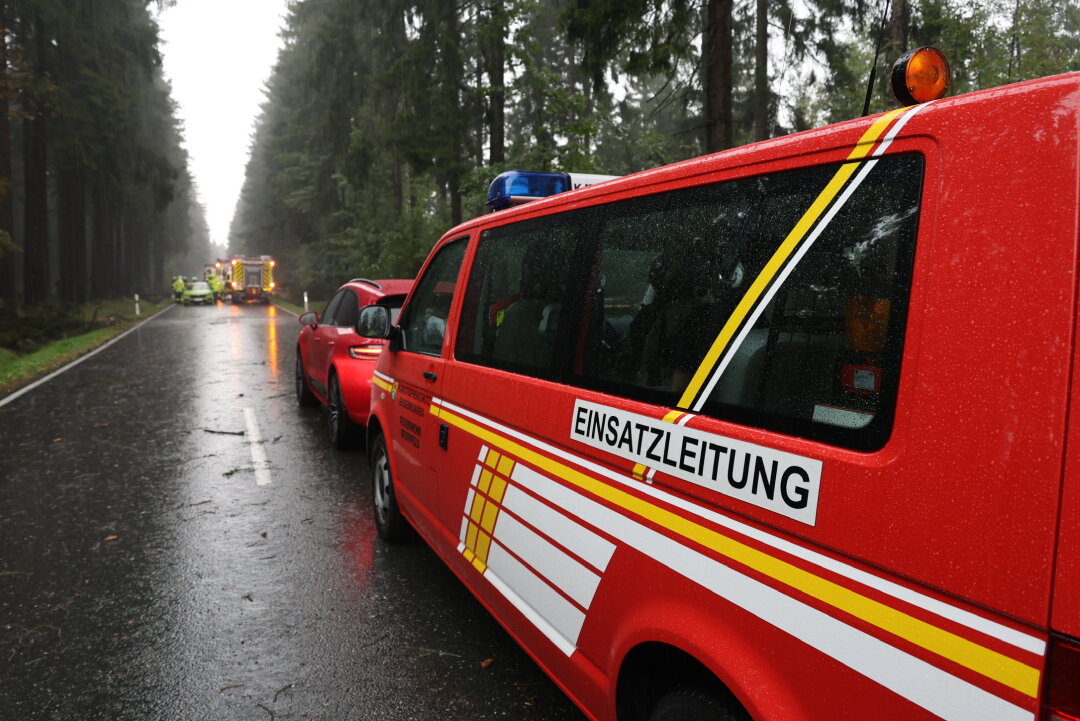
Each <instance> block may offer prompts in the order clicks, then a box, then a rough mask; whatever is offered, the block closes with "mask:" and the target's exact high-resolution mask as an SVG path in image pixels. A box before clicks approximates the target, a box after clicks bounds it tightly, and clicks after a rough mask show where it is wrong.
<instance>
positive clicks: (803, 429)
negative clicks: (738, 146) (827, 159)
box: [570, 155, 922, 449]
mask: <svg viewBox="0 0 1080 721" xmlns="http://www.w3.org/2000/svg"><path fill="white" fill-rule="evenodd" d="M838 167H839V166H838V165H829V166H818V167H814V168H807V169H800V170H794V171H786V172H783V173H776V174H773V175H768V176H758V177H755V178H749V179H741V180H736V181H731V182H727V183H722V184H718V185H713V186H706V187H700V188H692V189H687V190H682V191H674V192H671V193H665V194H662V195H656V196H650V197H645V198H637V199H633V200H629V201H624V202H621V203H615V204H611V205H609V206H605V207H604V213H603V216H602V218H601V220H600V225H599V228H598V230H597V232H596V233H597V234H596V237H597V239H598V240H597V242H598V247H597V248H596V256H595V260H594V263H595V266H596V269H597V272H594V273H593V278H594V279H595V280H594V282H593V287H592V290H591V295H590V296H589V297H592V298H593V299H594V306H595V311H592V312H590V311H588V310H584V311H583V313H582V317H583V321H582V322H583V323H588V324H589V326H590V327H592V328H595V329H596V330H595V331H593V332H590V333H588V334H587V336H586V338H587V340H585V341H584V342H582V343H580V344H579V348H578V349H577V350H578V354H579V358H578V360H577V361H576V363H575V371H576V373H575V377H574V378H571V379H570V382H573V383H577V384H580V385H584V386H588V387H593V388H596V389H598V390H605V391H608V392H612V393H616V394H619V395H623V396H626V397H631V398H637V399H640V400H645V401H649V402H653V403H657V404H661V405H666V406H669V407H679V404H680V401H681V402H682V404H683V406H682V407H684V408H687V409H690V410H695V411H696V412H700V413H705V414H708V415H712V416H715V417H717V418H722V419H725V420H731V421H735V422H739V423H744V424H748V425H756V426H759V427H762V428H767V429H770V430H777V431H781V432H786V433H791V434H794V435H800V436H804V437H809V438H815V439H819V440H824V441H827V442H833V443H837V444H840V445H846V446H849V447H852V448H860V449H870V448H876V447H880V446H881V445H883V444H884V442H885V440H887V438H888V434H889V432H890V431H891V425H892V412H893V406H894V405H895V398H896V392H897V385H898V380H899V367H900V356H901V349H902V341H903V330H904V319H905V315H906V309H907V301H908V291H909V288H910V282H911V268H912V262H913V257H914V240H915V230H916V226H917V218H918V199H919V192H920V188H921V180H922V158H921V156H918V155H896V156H887V157H883V158H881V159H880V160H879V161H878V162H877V164H876V166H874V167H873V169H872V170H871V171H870V172H869V174H868V175H867V176H866V178H865V179H864V180H863V181H862V183H861V184H860V185H859V186H858V187H857V188H856V190H855V191H854V192H853V193H852V194H851V196H850V198H848V199H847V200H846V202H845V203H844V204H843V206H842V207H841V208H840V209H839V210H838V211H837V212H836V214H835V216H833V217H832V218H831V220H830V221H829V222H828V224H827V226H826V227H825V229H824V230H823V231H822V232H821V233H820V235H819V236H817V237H816V240H814V241H813V242H812V244H811V245H810V246H809V250H808V251H807V252H806V254H805V255H804V256H802V257H801V259H800V260H798V262H797V264H796V265H795V266H794V269H793V270H792V271H791V272H790V275H788V276H787V277H786V278H784V277H776V278H774V279H773V280H772V283H771V285H772V286H775V289H776V290H775V295H774V296H773V297H772V300H771V301H769V302H768V303H767V305H764V309H763V310H762V311H761V313H760V316H758V317H757V319H756V321H754V322H753V323H752V324H751V323H750V320H751V319H752V316H751V315H750V314H747V313H746V312H745V310H746V305H745V304H744V303H743V301H744V298H746V297H747V295H748V289H749V288H750V287H751V286H752V285H754V283H755V281H756V280H758V279H759V278H763V277H766V276H767V272H766V273H764V274H763V271H764V270H765V268H766V264H767V263H769V261H770V259H771V258H773V255H774V253H775V252H776V250H777V249H778V248H779V247H780V246H781V244H782V243H784V241H785V239H786V238H788V237H789V235H790V234H791V233H792V230H793V229H794V228H795V227H796V225H797V224H798V223H799V221H800V219H801V218H802V217H803V214H804V213H805V212H806V211H807V209H808V208H809V207H810V206H811V205H812V204H813V203H814V202H815V199H816V198H818V195H819V193H820V192H821V191H822V189H823V188H824V187H825V186H826V185H827V184H828V182H829V180H830V179H831V178H832V177H833V175H834V174H835V173H836V172H837V169H838ZM770 267H771V266H770ZM739 309H741V310H739ZM596 316H600V317H599V319H598V318H597V317H596ZM739 318H743V319H744V320H743V325H742V326H739V325H738V323H739V321H738V319H739ZM721 331H724V333H725V334H727V333H730V334H731V335H730V338H729V340H728V341H727V345H726V346H722V345H721V344H720V340H718V338H719V337H720V336H721ZM714 344H717V345H716V347H724V348H725V349H726V355H725V356H724V358H723V364H721V363H720V362H717V361H715V359H714V358H712V357H710V356H709V355H708V354H709V352H710V349H712V348H713V347H714ZM695 374H697V377H698V379H699V381H700V379H701V378H708V379H709V383H707V384H706V383H700V382H699V383H697V384H695V385H693V386H690V384H691V381H692V379H694V378H695ZM688 387H689V388H690V390H689V391H687V389H688ZM695 388H700V389H701V390H700V391H699V395H698V396H697V397H696V398H695V400H694V405H693V406H689V405H688V404H687V402H686V397H685V395H684V391H685V392H687V393H690V392H694V389H695Z"/></svg>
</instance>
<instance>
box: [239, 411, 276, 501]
mask: <svg viewBox="0 0 1080 721" xmlns="http://www.w3.org/2000/svg"><path fill="white" fill-rule="evenodd" d="M244 421H245V422H246V424H247V437H248V443H250V444H251V465H252V467H254V468H255V484H256V485H259V486H268V485H270V461H268V460H267V459H266V449H265V448H263V439H262V434H260V433H259V423H258V422H257V421H256V420H255V409H254V408H245V409H244Z"/></svg>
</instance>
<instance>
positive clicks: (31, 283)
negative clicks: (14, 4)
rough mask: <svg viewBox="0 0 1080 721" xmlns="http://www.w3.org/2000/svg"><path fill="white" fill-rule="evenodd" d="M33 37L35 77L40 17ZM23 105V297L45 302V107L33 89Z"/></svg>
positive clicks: (39, 69)
mask: <svg viewBox="0 0 1080 721" xmlns="http://www.w3.org/2000/svg"><path fill="white" fill-rule="evenodd" d="M32 34H33V37H32V38H31V39H30V42H29V43H28V47H31V48H33V54H34V57H33V59H32V61H31V62H32V63H33V72H34V76H35V78H37V79H38V80H39V81H43V80H44V78H45V77H46V75H45V68H44V67H43V64H44V62H45V40H44V37H43V35H44V31H43V28H42V23H41V20H40V19H38V18H35V19H34V20H33V22H32ZM23 108H24V110H25V112H26V116H25V119H24V120H23V157H24V159H25V160H24V162H25V165H26V180H25V183H26V198H25V208H26V221H25V229H24V231H23V232H24V234H25V238H24V241H25V246H24V249H25V252H24V254H23V281H24V286H23V300H24V301H25V302H26V303H27V304H37V303H44V302H45V301H46V300H47V299H48V297H49V186H48V172H47V166H46V163H47V161H48V152H47V145H46V120H45V108H44V103H43V102H42V100H41V98H40V97H38V96H36V95H35V93H34V92H32V91H31V92H29V93H25V94H24V100H23Z"/></svg>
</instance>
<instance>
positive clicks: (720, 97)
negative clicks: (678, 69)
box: [702, 0, 733, 153]
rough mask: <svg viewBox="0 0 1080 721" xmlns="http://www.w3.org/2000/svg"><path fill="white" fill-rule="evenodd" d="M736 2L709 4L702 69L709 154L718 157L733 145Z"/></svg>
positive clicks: (721, 0)
mask: <svg viewBox="0 0 1080 721" xmlns="http://www.w3.org/2000/svg"><path fill="white" fill-rule="evenodd" d="M732 6H733V0H708V1H707V4H706V6H705V34H704V38H703V42H702V65H703V66H704V78H705V152H706V153H715V152H717V151H719V150H724V149H725V148H730V147H731V144H732V127H731V86H732V25H731V12H732Z"/></svg>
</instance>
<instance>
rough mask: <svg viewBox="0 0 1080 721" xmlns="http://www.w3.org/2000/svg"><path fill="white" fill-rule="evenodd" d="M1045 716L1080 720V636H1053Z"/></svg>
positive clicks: (1045, 719) (1055, 720)
mask: <svg viewBox="0 0 1080 721" xmlns="http://www.w3.org/2000/svg"><path fill="white" fill-rule="evenodd" d="M1041 718H1042V719H1043V721H1080V639H1075V638H1069V637H1067V636H1051V637H1050V648H1049V649H1048V653H1047V661H1046V681H1045V686H1044V687H1043V714H1042V716H1041Z"/></svg>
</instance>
